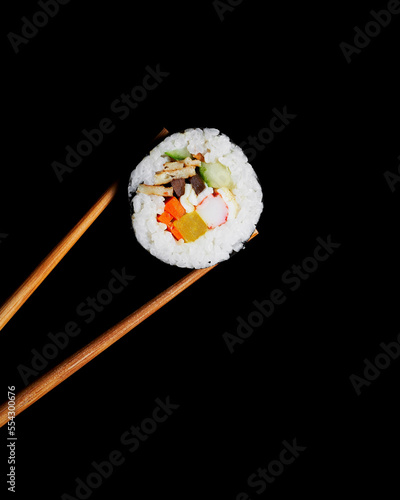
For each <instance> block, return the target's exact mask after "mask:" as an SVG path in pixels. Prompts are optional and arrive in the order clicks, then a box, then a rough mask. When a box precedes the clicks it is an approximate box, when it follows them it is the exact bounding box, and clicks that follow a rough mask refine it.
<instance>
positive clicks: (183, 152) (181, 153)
mask: <svg viewBox="0 0 400 500" xmlns="http://www.w3.org/2000/svg"><path fill="white" fill-rule="evenodd" d="M165 154H166V155H168V156H169V157H170V158H173V159H174V160H177V161H180V160H184V159H185V158H187V157H188V156H190V153H189V151H188V150H187V149H186V148H183V149H174V150H173V151H167V152H166V153H165Z"/></svg>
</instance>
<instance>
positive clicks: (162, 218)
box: [157, 211, 173, 226]
mask: <svg viewBox="0 0 400 500" xmlns="http://www.w3.org/2000/svg"><path fill="white" fill-rule="evenodd" d="M172 219H173V217H172V215H171V214H169V213H168V212H165V211H164V212H163V213H162V214H161V215H159V216H158V217H157V220H158V222H162V223H163V224H167V226H168V224H169V223H170V222H171V221H172Z"/></svg>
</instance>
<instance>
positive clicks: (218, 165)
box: [128, 128, 263, 269]
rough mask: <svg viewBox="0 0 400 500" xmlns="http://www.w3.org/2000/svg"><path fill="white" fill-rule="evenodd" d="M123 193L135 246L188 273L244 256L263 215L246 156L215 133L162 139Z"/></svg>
mask: <svg viewBox="0 0 400 500" xmlns="http://www.w3.org/2000/svg"><path fill="white" fill-rule="evenodd" d="M128 192H129V198H130V200H131V204H132V225H133V229H134V232H135V235H136V238H137V240H138V242H139V243H140V244H141V245H142V246H143V247H144V248H145V249H146V250H148V251H149V252H150V253H151V254H152V255H154V256H155V257H157V258H158V259H160V260H162V261H163V262H165V263H168V264H171V265H175V266H179V267H185V268H195V269H200V268H204V267H209V266H212V265H214V264H217V263H218V262H221V261H224V260H227V259H229V257H230V255H231V254H232V252H238V251H239V250H241V249H242V248H243V245H244V243H245V242H246V241H247V240H248V239H249V238H250V236H251V235H252V233H253V232H254V230H255V228H256V224H257V222H258V220H259V218H260V215H261V212H262V209H263V201H262V190H261V187H260V184H259V182H258V179H257V176H256V173H255V172H254V170H253V168H252V167H251V165H250V164H249V163H248V161H247V158H246V156H245V155H244V153H243V151H242V150H241V148H240V147H239V146H237V145H235V144H233V143H232V142H231V141H230V139H229V138H228V137H227V136H226V135H224V134H222V133H220V132H219V130H217V129H212V128H205V129H198V128H197V129H187V130H185V131H184V132H180V133H175V134H172V135H170V136H169V137H167V138H166V139H164V140H163V141H162V142H161V143H160V144H159V145H158V146H156V147H155V148H154V149H153V150H152V151H151V152H150V154H149V155H148V156H146V157H145V158H144V159H143V160H142V161H141V162H140V163H139V165H137V167H136V168H135V169H134V170H133V172H132V174H131V177H130V182H129V189H128Z"/></svg>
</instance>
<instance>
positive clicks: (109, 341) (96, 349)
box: [0, 129, 258, 427]
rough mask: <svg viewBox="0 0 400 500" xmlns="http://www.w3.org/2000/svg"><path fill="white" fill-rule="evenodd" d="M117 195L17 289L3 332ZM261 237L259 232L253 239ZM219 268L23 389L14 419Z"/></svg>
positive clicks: (198, 273) (0, 321)
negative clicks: (257, 236)
mask: <svg viewBox="0 0 400 500" xmlns="http://www.w3.org/2000/svg"><path fill="white" fill-rule="evenodd" d="M167 134H168V131H167V130H166V129H163V130H162V131H161V132H160V133H159V134H158V136H157V137H156V138H155V139H154V140H159V139H161V138H163V137H165V136H166V135H167ZM116 192H117V183H114V184H112V186H110V188H109V189H107V191H106V192H105V193H104V194H103V195H102V196H101V198H100V199H99V200H98V201H97V202H96V203H95V205H94V206H93V207H92V208H91V209H90V210H89V212H88V213H87V214H86V215H85V216H84V217H83V218H82V219H81V220H80V221H79V222H78V224H77V225H76V226H75V227H74V228H73V229H72V230H71V231H70V232H69V233H68V234H67V236H66V237H65V238H64V239H63V240H62V241H61V242H60V243H59V244H58V245H57V246H56V247H55V248H54V250H53V251H52V252H51V253H50V254H49V255H48V256H47V257H46V258H45V259H44V261H43V262H42V263H41V264H40V265H39V266H38V267H37V268H36V269H35V271H34V272H33V273H32V274H31V276H29V278H28V279H27V280H26V281H25V282H24V283H23V284H22V285H21V286H20V287H19V288H18V290H17V291H16V292H15V293H14V294H13V295H12V296H11V297H10V298H9V299H8V301H7V302H6V303H5V304H4V305H3V307H2V308H1V309H0V329H2V328H3V327H4V326H5V325H6V324H7V322H8V321H9V320H10V319H11V318H12V317H13V316H14V314H15V313H16V312H17V311H18V310H19V308H20V307H21V306H22V305H23V304H24V303H25V302H26V300H28V298H29V297H30V296H31V295H32V293H33V292H34V291H35V290H36V289H37V288H38V287H39V285H40V284H41V283H42V282H43V281H44V280H45V278H46V277H47V276H48V275H49V274H50V273H51V271H52V270H53V269H54V268H55V267H56V265H57V264H58V263H59V262H60V261H61V259H62V258H63V257H64V256H65V255H66V254H67V253H68V251H69V250H70V249H71V248H72V247H73V245H74V244H75V243H76V242H77V241H78V240H79V238H80V237H81V236H82V235H83V234H84V232H85V231H86V230H87V229H88V228H89V227H90V226H91V224H93V222H94V221H95V220H96V219H97V218H98V217H99V215H100V214H101V213H102V212H103V211H104V210H105V208H106V207H107V206H108V205H109V204H110V203H111V201H112V200H113V198H114V197H115V195H116ZM257 234H258V232H257V230H256V231H255V232H254V233H253V235H252V236H251V238H250V239H252V238H253V237H254V236H256V235H257ZM214 267H216V266H215V265H214V266H212V267H207V268H205V269H196V270H194V271H192V272H190V273H188V274H187V275H186V276H184V277H183V278H182V279H180V280H179V281H177V282H176V283H175V284H174V285H172V286H170V287H169V288H167V289H166V290H164V291H163V292H161V293H160V294H159V295H157V296H156V297H155V298H153V299H152V300H150V301H149V302H148V303H147V304H145V305H144V306H142V307H140V308H139V309H138V310H136V311H135V312H134V313H132V314H130V315H129V316H127V317H126V318H125V319H123V320H122V321H120V322H119V323H118V324H116V325H115V326H113V327H111V328H110V329H109V330H107V331H106V332H105V333H103V334H102V335H100V336H99V337H98V338H96V339H95V340H93V341H92V342H90V343H89V344H88V345H86V346H85V347H83V348H82V349H80V350H79V351H77V352H76V353H75V354H73V355H72V356H70V357H69V358H67V359H65V360H64V361H62V362H61V363H60V364H59V365H58V366H56V367H55V368H53V369H52V370H50V371H49V372H48V373H46V374H44V375H42V376H41V377H40V378H38V379H37V380H36V381H34V382H33V383H32V384H30V385H29V386H28V387H26V388H25V389H23V390H22V391H21V392H19V393H18V394H17V395H16V398H15V415H19V414H20V413H21V412H23V411H24V410H26V409H27V408H28V407H29V406H31V405H32V404H33V403H35V402H36V401H38V400H39V399H40V398H41V397H43V396H44V395H45V394H47V393H48V392H50V391H51V390H52V389H54V388H55V387H57V386H58V385H59V384H61V382H63V381H64V380H66V379H67V378H68V377H70V376H71V375H72V374H74V373H75V372H76V371H78V370H79V369H80V368H82V367H83V366H85V365H86V364H87V363H89V362H90V361H91V360H92V359H94V358H95V357H96V356H98V355H99V354H100V353H102V352H103V351H105V350H106V349H107V348H108V347H110V346H111V345H113V344H114V343H115V342H117V340H119V339H120V338H122V337H123V336H124V335H126V334H127V333H128V332H130V331H131V330H133V329H134V328H135V327H136V326H138V325H139V324H140V323H142V321H144V320H145V319H146V318H148V317H149V316H151V315H152V314H154V313H155V312H156V311H158V310H159V309H160V308H161V307H163V306H164V305H165V304H167V303H168V302H169V301H170V300H172V299H173V298H174V297H176V296H177V295H179V294H180V293H181V292H183V291H184V290H186V288H188V287H189V286H190V285H192V284H193V283H195V282H196V281H197V280H198V279H200V278H201V277H202V276H204V275H205V274H206V273H208V272H209V271H211V269H213V268H214ZM7 421H8V403H7V402H5V403H4V404H2V405H1V406H0V427H2V426H3V425H5V424H6V423H7Z"/></svg>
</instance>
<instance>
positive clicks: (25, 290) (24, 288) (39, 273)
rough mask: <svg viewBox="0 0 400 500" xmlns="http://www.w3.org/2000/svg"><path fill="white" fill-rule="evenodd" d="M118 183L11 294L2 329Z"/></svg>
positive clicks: (4, 308)
mask: <svg viewBox="0 0 400 500" xmlns="http://www.w3.org/2000/svg"><path fill="white" fill-rule="evenodd" d="M168 133H169V132H168V130H167V129H166V128H164V129H162V130H161V132H160V133H159V134H158V135H157V137H155V138H154V140H153V142H155V141H158V140H159V139H162V138H163V137H165V136H166V135H168ZM117 188H118V183H117V182H114V183H113V184H112V185H111V186H110V187H109V188H108V189H107V191H106V192H105V193H104V194H103V195H102V196H101V197H100V198H99V200H97V202H96V203H95V204H94V205H93V207H92V208H91V209H90V210H89V211H88V212H87V213H86V215H84V216H83V217H82V219H81V220H80V221H79V222H78V223H77V224H76V226H75V227H74V228H73V229H72V230H71V231H70V232H69V233H68V234H67V236H65V238H64V239H63V240H62V241H61V242H60V243H59V244H58V245H57V246H56V247H55V248H54V249H53V250H52V251H51V252H50V253H49V255H48V256H47V257H46V258H45V259H44V260H43V261H42V262H41V263H40V264H39V266H38V267H37V268H36V269H35V270H34V271H33V273H32V274H31V275H30V276H29V277H28V278H27V279H26V280H25V281H24V283H22V285H21V286H20V287H19V288H18V289H17V290H16V291H15V292H14V293H13V294H12V295H11V297H10V298H9V299H8V300H7V301H6V302H5V303H4V304H3V306H2V307H1V308H0V331H1V330H2V329H3V328H4V327H5V326H6V324H7V323H8V322H9V321H10V319H11V318H12V317H13V316H14V314H16V312H17V311H18V310H19V309H20V308H21V307H22V306H23V305H24V304H25V302H26V301H27V300H28V299H29V297H30V296H31V295H32V294H33V292H34V291H35V290H36V289H37V288H38V287H39V286H40V284H41V283H43V281H44V280H45V279H46V278H47V276H48V275H49V274H50V273H51V271H53V269H54V268H55V267H56V266H57V264H59V262H60V261H61V260H62V259H63V258H64V257H65V255H66V254H67V253H68V252H69V251H70V250H71V248H72V247H73V246H74V245H75V243H76V242H77V241H78V240H79V239H80V238H81V236H82V235H83V234H84V233H85V232H86V231H87V229H89V227H90V226H91V225H92V224H93V222H94V221H95V220H96V219H97V218H98V217H99V215H100V214H101V213H102V212H103V211H104V210H105V209H106V208H107V207H108V205H109V204H110V203H111V201H112V200H113V199H114V197H115V195H116V193H117Z"/></svg>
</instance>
